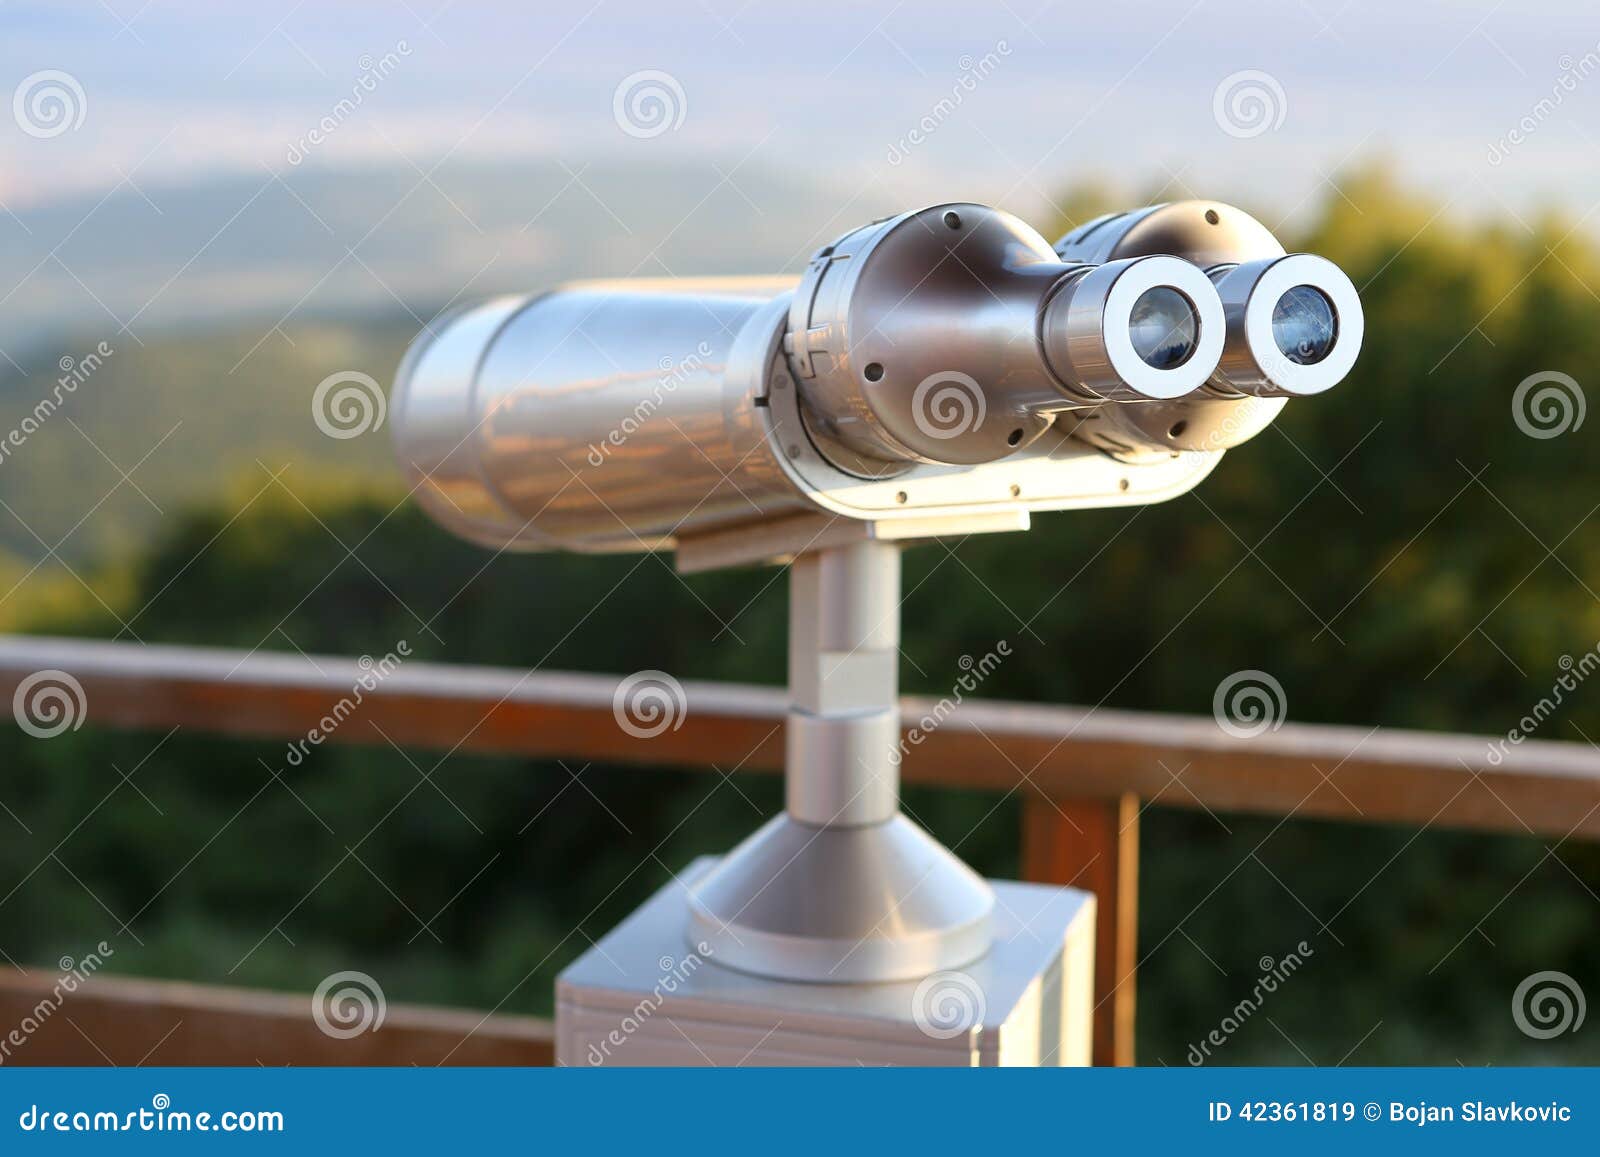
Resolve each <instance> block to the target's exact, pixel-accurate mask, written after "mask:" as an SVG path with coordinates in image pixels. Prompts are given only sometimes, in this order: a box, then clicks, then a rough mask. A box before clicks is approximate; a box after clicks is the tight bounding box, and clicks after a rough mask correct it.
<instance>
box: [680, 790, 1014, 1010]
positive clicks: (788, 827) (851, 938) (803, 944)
mask: <svg viewBox="0 0 1600 1157" xmlns="http://www.w3.org/2000/svg"><path fill="white" fill-rule="evenodd" d="M689 892H690V895H689V914H690V920H691V925H690V931H689V940H690V942H691V943H693V944H702V943H703V944H705V945H706V946H707V951H708V952H709V953H711V954H712V955H713V956H714V958H715V959H716V961H717V963H718V964H721V965H722V966H724V967H726V968H737V969H739V970H740V971H741V972H753V973H755V974H757V975H758V976H770V977H773V978H775V979H778V980H815V981H821V982H824V983H831V984H842V983H858V982H864V981H875V980H915V979H918V978H921V977H924V976H927V975H928V974H930V973H933V972H938V971H939V970H940V969H944V968H960V967H962V966H963V965H966V964H970V963H971V962H972V961H974V960H976V959H978V957H980V956H982V955H983V954H984V953H985V952H987V951H988V950H989V944H990V941H991V940H992V939H993V930H992V928H991V925H990V918H991V914H992V913H993V911H994V893H993V892H991V891H990V889H989V885H988V884H986V883H984V882H983V879H982V878H981V877H980V876H979V875H978V874H977V873H976V872H974V871H973V870H972V869H971V868H969V867H967V866H966V865H965V864H963V863H962V862H961V861H960V860H959V859H957V858H956V856H955V855H954V854H953V853H952V852H950V851H949V850H948V849H947V848H945V847H944V845H942V844H940V843H939V842H938V841H937V840H935V839H934V838H933V837H932V836H930V835H928V833H927V832H925V831H923V830H922V829H921V828H919V827H917V825H916V824H914V823H912V822H911V821H910V820H908V819H906V817H905V816H903V815H896V816H895V817H894V818H893V819H891V820H887V821H885V822H884V823H880V824H866V825H862V826H859V827H826V828H819V827H812V826H811V825H809V824H803V823H799V822H797V821H796V820H794V819H793V818H791V817H790V816H789V815H788V814H786V813H783V814H779V815H777V816H774V817H773V818H772V819H770V820H768V821H767V822H766V823H765V824H763V825H762V826H761V828H760V830H758V831H757V832H755V833H754V834H753V835H751V836H750V837H749V838H748V839H746V840H745V841H744V842H743V843H741V844H740V845H739V846H738V847H736V848H734V849H733V851H731V852H729V853H728V854H727V855H726V856H724V857H723V858H722V860H721V861H720V862H719V863H718V864H717V865H716V867H714V868H712V869H711V870H710V871H709V872H707V873H706V874H705V875H704V876H703V877H701V878H700V879H699V880H697V881H696V882H695V883H694V885H693V886H692V887H691V888H690V889H689ZM823 897H826V898H827V902H826V903H823V902H821V901H822V898H823Z"/></svg>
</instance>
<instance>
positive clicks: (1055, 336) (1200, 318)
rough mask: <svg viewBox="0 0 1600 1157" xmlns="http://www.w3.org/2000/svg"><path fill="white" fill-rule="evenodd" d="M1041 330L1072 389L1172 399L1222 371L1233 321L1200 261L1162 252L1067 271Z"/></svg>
mask: <svg viewBox="0 0 1600 1157" xmlns="http://www.w3.org/2000/svg"><path fill="white" fill-rule="evenodd" d="M1163 290H1165V291H1167V292H1166V293H1162V292H1161V291H1163ZM1180 303H1181V305H1180ZM1042 328H1043V333H1042V336H1043V339H1044V348H1045V356H1046V358H1047V359H1048V360H1049V363H1050V367H1051V369H1052V370H1054V371H1055V373H1056V375H1057V377H1058V378H1059V379H1060V381H1061V384H1062V385H1063V386H1064V387H1065V388H1066V390H1067V392H1069V393H1072V394H1075V395H1081V396H1085V397H1086V398H1088V399H1090V400H1095V401H1102V400H1103V401H1140V400H1146V399H1155V400H1160V401H1169V400H1172V399H1174V398H1181V397H1183V396H1185V395H1186V394H1190V393H1193V392H1194V391H1195V390H1197V389H1199V388H1200V386H1202V385H1203V384H1205V382H1206V380H1207V379H1209V378H1210V377H1211V376H1212V374H1214V373H1215V372H1216V369H1217V363H1218V360H1219V359H1220V358H1221V357H1222V349H1223V341H1224V334H1225V331H1226V323H1225V320H1224V315H1223V310H1222V299H1221V298H1220V297H1218V296H1217V290H1216V286H1214V285H1213V284H1212V283H1211V279H1210V278H1208V277H1207V276H1206V275H1205V273H1204V272H1203V271H1202V270H1201V269H1200V268H1199V267H1198V266H1196V265H1193V264H1191V263H1189V262H1187V261H1184V260H1183V259H1181V258H1178V257H1169V256H1165V255H1156V256H1152V257H1134V258H1129V259H1127V260H1122V261H1110V262H1107V263H1106V264H1104V265H1096V266H1094V267H1092V268H1090V269H1089V270H1088V271H1087V272H1082V273H1071V274H1068V275H1067V276H1066V278H1064V279H1063V283H1062V285H1061V287H1060V288H1059V289H1058V290H1057V291H1056V292H1055V293H1054V295H1053V296H1052V297H1051V299H1050V302H1049V304H1048V305H1047V306H1046V307H1045V314H1044V321H1043V327H1042Z"/></svg>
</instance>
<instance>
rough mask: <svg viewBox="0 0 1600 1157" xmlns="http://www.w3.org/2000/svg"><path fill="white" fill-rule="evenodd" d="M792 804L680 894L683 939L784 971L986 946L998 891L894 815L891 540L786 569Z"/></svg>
mask: <svg viewBox="0 0 1600 1157" xmlns="http://www.w3.org/2000/svg"><path fill="white" fill-rule="evenodd" d="M790 583H791V587H790V602H789V614H790V624H789V689H790V696H791V702H790V707H789V714H788V721H787V733H786V737H785V739H786V745H785V752H786V760H787V764H786V769H785V770H786V779H787V785H786V787H787V790H786V800H787V807H786V811H785V812H784V814H782V815H779V816H776V817H774V818H773V819H772V820H770V821H768V822H767V824H766V825H765V826H763V827H762V828H761V829H760V830H759V831H758V832H756V833H755V834H754V835H752V836H751V837H750V838H749V839H747V840H745V841H744V843H742V844H740V845H739V846H738V847H737V848H735V849H734V850H733V851H732V852H730V853H729V854H728V855H727V856H725V857H724V858H723V860H722V861H721V862H720V863H719V864H718V865H717V866H716V868H715V869H713V870H712V871H711V872H710V873H709V874H707V875H706V876H705V877H704V878H703V879H701V880H700V881H698V882H697V883H696V884H695V885H694V886H693V888H692V889H691V891H690V896H689V911H690V928H689V937H690V940H691V942H694V943H697V944H699V943H704V944H706V945H707V946H708V947H709V949H710V950H711V951H712V952H713V953H714V959H716V960H717V961H718V963H721V964H724V965H727V966H729V967H732V968H737V969H740V970H741V971H745V972H754V973H758V974H760V975H763V976H771V977H777V978H781V979H786V980H809V981H832V982H839V983H854V982H863V981H880V980H907V979H913V978H917V977H922V976H926V975H928V974H929V973H932V972H936V971H939V970H940V969H944V968H955V967H959V966H961V965H965V964H969V963H971V962H972V961H973V960H976V959H977V958H978V957H981V956H982V955H984V953H986V952H987V951H988V950H989V947H990V944H991V942H992V932H991V924H990V921H991V913H992V912H993V908H994V894H993V891H992V890H991V889H990V887H989V885H988V884H987V883H985V882H984V881H983V880H982V879H981V878H980V877H979V876H978V875H977V874H976V873H975V872H973V871H972V870H971V869H970V868H968V867H967V866H966V865H965V864H963V863H962V862H961V861H960V860H959V859H957V858H956V857H955V855H953V854H952V853H951V852H950V851H949V850H947V849H946V848H944V847H943V846H942V845H940V844H939V843H938V842H937V841H936V840H934V839H933V838H932V837H931V836H929V835H928V834H927V833H926V832H924V831H923V830H922V829H921V828H919V827H917V826H916V825H915V824H913V823H912V822H911V821H910V820H908V819H906V817H905V816H903V815H901V814H900V805H899V760H898V757H897V753H896V748H897V746H898V744H899V742H900V718H899V706H898V677H897V667H898V662H899V641H900V551H899V547H898V546H896V545H894V544H891V543H884V542H879V541H873V540H868V541H864V542H859V543H853V544H851V545H848V546H840V547H832V548H829V549H826V550H821V551H816V552H814V553H811V554H806V555H802V556H800V557H799V558H798V559H796V560H795V562H794V564H793V566H792V568H791V573H790Z"/></svg>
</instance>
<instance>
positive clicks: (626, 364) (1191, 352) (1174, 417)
mask: <svg viewBox="0 0 1600 1157" xmlns="http://www.w3.org/2000/svg"><path fill="white" fill-rule="evenodd" d="M1362 329H1363V321H1362V312H1361V302H1360V299H1359V297H1358V296H1357V294H1356V290H1355V287H1354V286H1353V285H1351V283H1350V280H1349V278H1348V277H1346V276H1345V275H1344V273H1343V272H1342V271H1340V270H1339V268H1338V267H1337V266H1335V265H1333V264H1332V263H1331V262H1329V261H1326V260H1324V259H1323V258H1320V257H1315V256H1312V255H1309V254H1288V253H1285V251H1284V249H1283V247H1282V245H1281V244H1279V242H1278V241H1277V240H1276V238H1274V237H1273V236H1272V234H1271V233H1270V232H1269V231H1268V230H1267V229H1266V228H1265V227H1263V226H1262V225H1261V224H1260V223H1259V222H1257V221H1255V220H1254V219H1253V218H1251V217H1250V216H1249V215H1248V214H1245V213H1243V212H1242V211H1240V210H1238V209H1234V208H1232V207H1231V206H1227V205H1221V204H1218V203H1215V202H1202V201H1189V202H1181V203H1177V204H1170V205H1157V206H1151V207H1148V208H1145V209H1140V210H1136V211H1134V212H1131V213H1124V214H1115V215H1109V216H1107V217H1103V218H1100V219H1098V220H1095V221H1091V222H1089V223H1088V224H1086V225H1084V226H1082V227H1080V228H1078V229H1075V230H1074V231H1072V232H1071V233H1069V234H1067V235H1066V236H1065V237H1063V238H1062V239H1061V240H1060V242H1058V243H1057V244H1056V245H1055V246H1054V247H1052V246H1051V245H1049V244H1048V243H1047V242H1046V241H1045V240H1044V238H1043V237H1041V236H1040V235H1039V234H1038V233H1037V232H1035V231H1034V230H1033V229H1032V228H1030V227H1029V226H1028V225H1026V224H1024V223H1023V222H1022V221H1020V220H1019V219H1017V218H1016V217H1014V216H1012V215H1011V214H1009V213H1005V212H1002V211H999V210H995V209H990V208H986V207H984V206H981V205H973V204H955V205H941V206H937V207H934V208H929V209H923V210H919V211H915V212H910V213H904V214H901V215H899V216H896V217H891V218H887V219H884V220H882V221H877V222H874V223H872V224H870V225H866V226H863V227H861V228H859V229H855V230H852V231H850V232H849V233H846V234H845V235H844V236H842V237H840V238H839V239H838V240H837V241H835V242H834V243H833V244H831V245H828V246H825V247H824V248H822V249H821V250H819V251H818V252H817V254H816V255H815V256H814V257H813V258H812V260H811V261H810V262H809V263H808V265H807V268H806V270H805V272H804V274H803V275H802V276H801V277H800V279H799V281H798V284H796V283H795V282H794V281H793V280H785V279H778V278H716V279H708V280H703V281H701V280H674V281H651V280H632V281H618V282H602V283H579V284H575V285H571V286H566V287H562V288H560V289H557V290H554V291H551V292H549V293H545V294H542V295H535V296H531V297H513V298H500V299H497V300H495V301H491V302H488V303H485V304H483V305H480V306H472V307H468V308H465V309H462V310H458V311H457V312H455V313H453V314H451V315H448V316H447V317H445V318H443V319H441V320H440V321H439V322H436V323H435V326H434V327H433V329H432V330H431V331H430V332H429V333H428V334H426V335H424V336H423V337H422V338H419V339H418V341H417V342H416V343H414V345H413V347H412V350H411V351H410V352H409V353H408V355H407V357H406V360H405V362H404V364H403V365H402V367H401V370H400V374H399V378H398V380H397V383H396V388H395V394H394V400H393V402H392V403H391V412H392V424H393V427H394V430H395V435H396V441H397V447H398V450H399V453H400V457H401V459H402V461H403V462H404V463H405V465H406V467H407V469H408V471H409V472H410V473H411V475H412V480H413V481H414V482H416V483H417V484H418V487H419V495H420V497H421V500H422V501H423V502H424V504H425V505H426V506H427V507H428V509H429V510H430V512H432V513H433V514H434V516H435V517H436V518H438V519H439V520H440V521H442V522H444V523H445V524H446V525H447V526H449V527H450V528H451V529H453V530H455V531H457V532H458V533H460V534H462V535H464V536H466V537H469V538H473V539H475V540H478V541H481V542H484V543H487V544H489V545H493V546H495V547H502V548H503V547H517V548H527V549H539V548H542V547H561V548H568V549H598V550H613V549H641V548H642V549H651V548H654V547H657V546H662V545H681V543H682V541H683V540H684V539H686V538H694V537H697V536H700V535H704V534H708V533H713V532H721V531H723V530H726V529H728V528H740V527H743V528H749V527H751V526H755V525H757V524H762V525H770V524H771V523H773V522H774V521H776V520H781V519H785V518H790V517H793V516H796V515H799V514H809V515H811V516H815V517H827V518H831V519H834V520H836V519H837V518H839V517H841V516H843V517H845V518H848V519H854V520H858V521H861V522H867V523H870V524H872V526H873V527H874V528H875V529H873V530H872V531H871V532H872V533H874V534H876V535H879V536H884V535H889V534H896V535H901V536H905V537H910V536H912V535H914V534H916V533H947V532H949V531H950V530H951V529H952V528H959V527H962V526H976V525H977V524H978V523H980V522H985V520H987V522H985V525H987V526H988V527H989V528H993V529H1000V528H1013V529H1014V528H1016V527H1017V525H1018V519H1019V518H1020V519H1021V520H1022V523H1023V524H1025V522H1026V513H1027V512H1028V511H1031V510H1036V509H1061V508H1065V507H1072V506H1092V505H1106V504H1115V503H1130V502H1149V501H1157V500H1159V499H1161V498H1165V497H1170V496H1172V495H1173V494H1176V493H1182V492H1183V491H1184V490H1187V489H1188V488H1190V487H1191V486H1193V485H1194V484H1195V483H1197V482H1198V481H1199V479H1200V478H1201V477H1203V476H1204V474H1205V473H1206V472H1207V471H1208V470H1209V469H1210V468H1211V467H1212V466H1213V465H1214V464H1215V461H1216V459H1217V457H1218V453H1219V452H1220V451H1221V450H1224V449H1226V448H1228V447H1231V446H1234V445H1237V444H1238V443H1240V442H1243V441H1245V440H1246V439H1248V438H1250V437H1252V436H1253V435H1254V434H1256V433H1258V432H1259V431H1260V430H1261V429H1262V428H1263V427H1265V425H1266V424H1267V423H1269V422H1270V421H1271V420H1272V418H1273V417H1274V416H1275V415H1276V413H1277V412H1278V410H1279V409H1280V408H1281V407H1282V405H1283V403H1284V400H1285V399H1288V398H1294V397H1305V396H1310V395H1312V394H1318V393H1321V392H1323V391H1324V390H1327V389H1329V388H1331V387H1332V386H1333V385H1335V384H1337V383H1338V382H1339V381H1340V380H1342V379H1343V378H1344V377H1345V376H1346V375H1347V374H1348V373H1349V371H1350V368H1351V366H1352V365H1353V364H1354V361H1355V358H1356V355H1357V353H1358V352H1359V349H1360V346H1361V337H1362Z"/></svg>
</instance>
